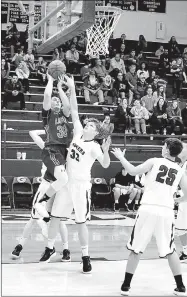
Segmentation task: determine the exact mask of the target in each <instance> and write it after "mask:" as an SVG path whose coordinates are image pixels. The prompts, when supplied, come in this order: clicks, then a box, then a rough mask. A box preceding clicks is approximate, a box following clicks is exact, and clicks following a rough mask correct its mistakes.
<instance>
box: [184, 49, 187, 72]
mask: <svg viewBox="0 0 187 297" xmlns="http://www.w3.org/2000/svg"><path fill="white" fill-rule="evenodd" d="M183 67H184V72H185V74H186V75H187V52H186V53H184V55H183Z"/></svg>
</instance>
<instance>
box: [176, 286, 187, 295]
mask: <svg viewBox="0 0 187 297" xmlns="http://www.w3.org/2000/svg"><path fill="white" fill-rule="evenodd" d="M174 294H175V295H177V296H186V288H185V287H184V286H182V287H180V288H176V289H175V290H174Z"/></svg>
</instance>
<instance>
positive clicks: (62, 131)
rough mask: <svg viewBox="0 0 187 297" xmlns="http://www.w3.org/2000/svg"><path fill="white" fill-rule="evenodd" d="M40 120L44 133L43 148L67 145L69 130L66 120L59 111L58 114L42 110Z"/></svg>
mask: <svg viewBox="0 0 187 297" xmlns="http://www.w3.org/2000/svg"><path fill="white" fill-rule="evenodd" d="M42 119H43V124H44V129H45V132H46V141H45V146H49V145H56V144H63V145H65V146H68V145H69V142H70V136H71V128H70V123H69V121H68V118H67V117H66V116H65V115H64V113H63V111H62V110H61V111H60V112H59V113H58V114H56V113H54V112H53V111H52V110H51V109H49V110H44V109H42Z"/></svg>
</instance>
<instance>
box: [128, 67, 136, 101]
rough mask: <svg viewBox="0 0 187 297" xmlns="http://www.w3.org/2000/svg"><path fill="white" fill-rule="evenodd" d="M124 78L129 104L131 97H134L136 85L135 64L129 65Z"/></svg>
mask: <svg viewBox="0 0 187 297" xmlns="http://www.w3.org/2000/svg"><path fill="white" fill-rule="evenodd" d="M125 79H126V81H127V86H128V89H129V102H128V104H129V105H131V103H132V100H133V97H134V89H135V87H136V85H137V80H138V76H137V73H136V65H131V66H130V67H129V71H128V72H127V74H126V75H125Z"/></svg>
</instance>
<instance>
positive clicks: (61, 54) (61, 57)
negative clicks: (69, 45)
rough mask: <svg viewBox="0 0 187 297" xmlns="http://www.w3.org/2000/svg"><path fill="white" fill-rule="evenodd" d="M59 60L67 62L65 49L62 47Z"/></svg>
mask: <svg viewBox="0 0 187 297" xmlns="http://www.w3.org/2000/svg"><path fill="white" fill-rule="evenodd" d="M59 60H60V61H62V62H64V61H65V52H64V49H63V48H62V47H61V48H60V50H59Z"/></svg>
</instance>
